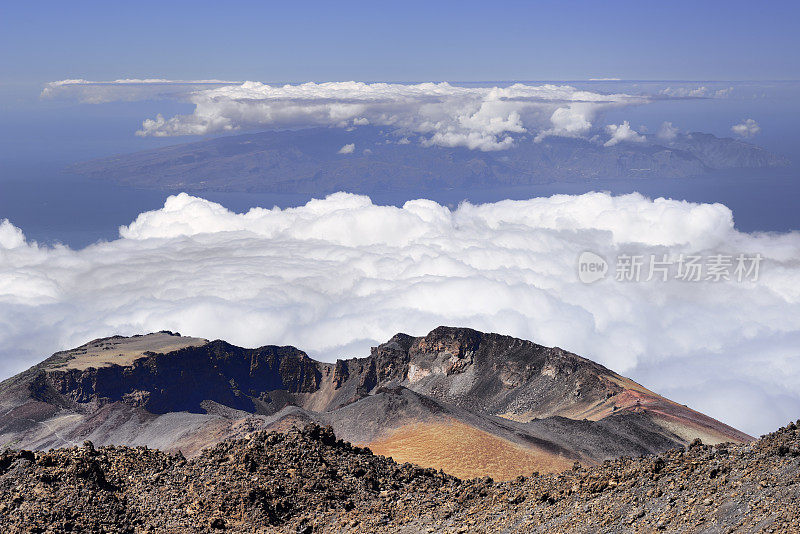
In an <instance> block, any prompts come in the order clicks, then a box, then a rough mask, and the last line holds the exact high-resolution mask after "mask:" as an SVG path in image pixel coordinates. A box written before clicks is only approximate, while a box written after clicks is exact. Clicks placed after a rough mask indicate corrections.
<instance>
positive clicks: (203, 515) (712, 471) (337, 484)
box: [0, 422, 800, 534]
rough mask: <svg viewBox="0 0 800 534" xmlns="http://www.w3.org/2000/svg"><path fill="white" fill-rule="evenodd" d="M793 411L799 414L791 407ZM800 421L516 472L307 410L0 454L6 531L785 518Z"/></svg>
mask: <svg viewBox="0 0 800 534" xmlns="http://www.w3.org/2000/svg"><path fill="white" fill-rule="evenodd" d="M798 423H800V422H798ZM798 503H800V432H799V431H798V428H797V426H796V425H795V424H794V423H792V424H790V425H789V426H787V427H785V428H782V429H780V430H779V431H778V432H776V433H774V434H770V435H768V436H765V437H763V438H762V439H760V440H758V441H756V442H753V443H748V444H746V445H731V444H725V445H718V446H714V447H712V446H707V445H703V444H701V443H700V442H699V441H696V442H693V443H692V444H690V445H689V446H688V447H687V448H686V449H684V448H676V449H672V450H670V451H668V452H665V453H663V454H661V455H658V456H655V457H643V458H638V459H631V458H622V459H619V460H615V461H609V462H605V463H604V464H602V465H600V466H596V467H590V468H585V467H582V466H581V465H580V464H575V465H573V466H572V468H571V469H569V470H567V471H564V472H562V473H559V474H550V475H541V474H538V473H531V472H528V473H526V476H519V477H517V478H516V479H514V480H513V481H508V482H501V483H497V482H494V481H493V480H492V479H490V478H477V479H472V480H460V479H458V478H455V477H452V476H450V475H447V474H444V473H442V472H439V471H436V470H433V469H424V468H420V467H417V466H413V465H411V464H402V465H400V464H397V463H396V462H394V461H392V460H391V459H387V458H385V457H381V456H374V455H373V454H372V453H371V452H370V451H369V450H368V449H364V448H359V447H353V446H351V445H350V444H349V443H346V442H343V441H341V440H338V439H337V438H336V436H335V435H334V434H333V432H332V431H331V430H330V429H329V428H328V429H325V428H321V427H319V426H316V425H308V426H306V427H305V428H304V429H303V430H290V431H288V432H286V433H267V432H257V433H254V434H252V435H250V436H249V437H248V438H246V439H238V440H228V441H224V442H222V443H219V444H218V445H216V446H214V447H213V448H210V449H207V450H205V451H203V453H202V454H200V455H199V456H197V457H196V458H193V459H189V460H187V459H185V458H184V457H183V456H181V455H170V454H166V453H164V452H161V451H156V450H151V449H147V448H144V447H137V448H128V447H103V448H99V449H96V448H95V447H94V446H93V445H92V444H91V443H90V442H87V443H84V444H83V446H79V447H72V448H68V449H59V450H53V451H49V452H31V451H5V452H3V453H2V454H0V530H2V531H3V532H9V533H16V532H122V533H128V532H131V533H132V532H297V533H302V534H310V533H313V532H351V533H357V532H358V533H367V532H369V533H372V532H407V533H417V532H459V533H461V532H520V533H523V532H524V533H529V532H541V533H553V532H602V533H617V532H659V531H665V532H796V531H797V530H796V528H797V525H798V523H799V522H800V504H798Z"/></svg>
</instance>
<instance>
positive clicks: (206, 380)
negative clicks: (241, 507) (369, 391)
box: [32, 341, 322, 414]
mask: <svg viewBox="0 0 800 534" xmlns="http://www.w3.org/2000/svg"><path fill="white" fill-rule="evenodd" d="M45 376H46V384H47V385H48V386H49V387H51V388H52V389H53V390H54V391H56V392H57V393H59V394H61V395H64V396H65V397H68V398H69V399H71V400H73V401H75V402H77V403H93V404H98V405H102V404H108V403H113V402H124V403H126V404H130V405H132V406H140V407H142V408H145V409H146V410H148V411H149V412H152V413H156V414H163V413H167V412H182V411H185V412H190V413H205V410H204V409H203V408H202V406H201V404H202V403H203V402H204V401H213V402H216V403H219V404H222V405H225V406H228V407H231V408H234V409H237V410H243V411H247V412H252V413H260V412H263V411H264V406H263V404H265V403H267V404H268V403H269V402H270V396H269V394H270V392H273V391H286V392H288V393H313V392H314V391H317V390H318V389H319V384H320V381H321V378H322V375H321V372H320V369H319V365H318V364H317V362H315V361H313V360H311V358H309V357H308V356H307V355H306V354H305V353H304V352H302V351H300V350H297V349H295V348H294V347H262V348H260V349H243V348H240V347H235V346H233V345H230V344H228V343H225V342H224V341H214V342H211V343H208V344H206V345H203V346H200V347H189V348H184V349H180V350H177V351H174V352H171V353H168V354H152V353H151V354H147V355H146V356H144V357H142V358H140V359H137V360H135V361H134V362H133V363H132V364H131V365H129V366H119V365H111V366H108V367H101V368H94V367H90V368H88V369H84V370H81V369H67V370H63V371H62V370H53V371H49V372H46V373H45ZM32 393H33V394H34V398H38V399H41V398H43V397H42V393H43V392H42V391H33V392H32ZM281 407H282V406H281ZM267 411H269V410H267ZM273 411H275V410H273Z"/></svg>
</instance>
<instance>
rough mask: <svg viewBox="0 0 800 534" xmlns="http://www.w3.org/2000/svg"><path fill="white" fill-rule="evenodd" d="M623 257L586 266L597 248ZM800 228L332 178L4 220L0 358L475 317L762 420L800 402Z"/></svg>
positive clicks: (594, 202)
mask: <svg viewBox="0 0 800 534" xmlns="http://www.w3.org/2000/svg"><path fill="white" fill-rule="evenodd" d="M587 250H589V251H592V252H593V253H595V254H598V255H600V256H602V257H603V258H606V259H607V260H609V262H612V264H611V268H610V277H609V278H608V279H605V280H600V281H598V282H595V283H593V284H591V285H587V284H583V283H581V282H580V280H579V278H578V276H577V273H576V262H577V258H578V257H579V255H580V254H581V253H582V252H584V251H587ZM738 253H747V254H753V253H759V254H761V255H762V256H763V263H762V265H761V272H760V276H759V278H758V279H757V280H756V281H744V282H737V281H735V280H730V281H720V282H710V281H702V282H686V281H681V280H673V279H670V280H668V281H666V282H663V281H660V280H659V281H656V280H652V281H650V282H645V281H641V282H618V281H616V280H614V279H613V275H614V264H613V258H615V257H616V256H619V255H620V254H628V255H643V256H646V255H650V254H654V255H657V256H659V257H661V256H662V255H664V254H666V255H668V256H670V257H676V256H678V255H680V254H686V255H689V254H702V255H711V254H727V255H735V254H738ZM799 257H800V235H798V234H796V233H793V234H769V235H767V234H764V235H761V234H745V233H741V232H738V231H736V230H735V228H734V225H733V218H732V214H731V212H730V210H729V209H728V208H726V207H725V206H723V205H720V204H692V203H687V202H680V201H673V200H664V199H656V200H650V199H647V198H644V197H642V196H640V195H638V194H632V195H624V196H611V195H608V194H605V193H590V194H585V195H579V196H568V195H558V196H553V197H549V198H535V199H531V200H527V201H502V202H497V203H493V204H483V205H472V204H468V203H464V204H462V205H461V206H459V207H458V208H457V209H449V208H447V207H444V206H441V205H439V204H437V203H435V202H433V201H429V200H414V201H410V202H407V203H406V204H405V205H403V206H402V207H400V208H398V207H393V206H381V205H376V204H374V203H373V202H372V201H371V200H370V199H369V198H368V197H364V196H357V195H351V194H345V193H337V194H335V195H331V196H329V197H327V198H325V199H320V200H312V201H311V202H309V203H308V204H306V205H304V206H300V207H297V208H287V209H277V208H273V209H263V208H254V209H251V210H250V211H248V212H247V213H243V214H239V213H234V212H231V211H229V210H227V209H226V208H224V207H223V206H221V205H219V204H215V203H213V202H209V201H207V200H204V199H201V198H197V197H192V196H189V195H186V194H180V195H176V196H172V197H169V198H168V199H167V201H166V203H165V205H164V207H163V208H161V209H159V210H155V211H150V212H146V213H142V214H140V215H139V216H138V217H137V218H136V220H134V221H132V222H131V223H130V224H128V225H126V226H123V227H121V228H120V237H119V239H116V240H114V241H111V242H103V243H98V244H95V245H92V246H90V247H87V248H84V249H81V250H72V249H70V248H67V247H64V246H57V247H52V248H51V247H42V246H39V245H37V244H35V243H31V242H28V241H26V240H25V237H24V234H23V232H22V231H21V230H20V229H19V228H16V227H15V226H14V225H13V224H11V223H10V222H7V221H6V222H2V223H0V325H2V327H0V375H2V376H3V377H6V376H9V375H11V374H12V373H14V372H17V371H20V370H21V369H23V368H25V367H27V366H29V365H32V364H34V363H36V362H38V361H39V360H41V359H42V358H44V357H46V356H47V355H49V354H50V353H52V352H54V351H56V350H59V349H64V348H68V347H73V346H77V345H80V344H82V343H84V342H86V341H88V340H90V339H92V338H96V337H102V336H108V335H112V334H124V335H130V334H136V333H142V332H149V331H156V330H161V329H170V330H174V331H180V332H181V333H184V334H187V335H195V336H201V337H207V338H223V339H226V340H228V341H230V342H233V343H236V344H240V345H245V346H258V345H263V344H291V345H295V346H298V347H300V348H303V349H304V350H307V351H309V352H310V353H311V354H312V355H314V356H317V357H321V358H324V359H328V360H331V359H334V358H336V357H344V356H357V355H364V354H367V351H368V347H369V346H371V345H375V344H377V343H379V342H382V341H385V340H387V339H388V338H389V337H390V336H391V335H393V334H394V333H396V332H398V331H404V332H407V333H410V334H415V335H421V334H425V333H427V332H428V331H429V330H431V329H432V328H434V327H435V326H438V325H440V324H446V325H458V326H469V327H474V328H478V329H480V330H484V331H494V332H500V333H504V334H510V335H514V336H518V337H522V338H526V339H532V340H534V341H537V342H539V343H542V344H546V345H557V346H561V347H563V348H565V349H568V350H571V351H573V352H576V353H578V354H581V355H583V356H587V357H589V358H592V359H594V360H596V361H599V362H601V363H603V364H605V365H607V366H609V367H611V368H613V369H615V370H617V371H619V372H622V373H625V374H628V375H630V376H632V377H633V378H635V379H637V380H639V381H641V382H643V383H645V384H647V385H648V386H650V387H652V388H654V389H655V390H656V391H659V392H660V393H663V394H665V395H667V396H670V397H673V398H675V400H678V401H680V402H684V403H687V404H689V405H690V406H692V407H693V408H696V409H699V410H701V411H704V412H707V413H710V414H711V415H713V416H716V417H719V418H721V419H723V420H725V421H726V422H728V423H731V424H733V425H735V426H738V427H741V428H742V429H743V430H745V431H749V432H751V433H759V432H762V431H766V430H768V429H771V428H774V427H776V426H778V425H780V424H782V423H785V421H786V420H787V419H789V418H792V417H793V416H795V415H796V413H797V411H798V410H800V388H798V386H797V384H798V383H800V349H798V347H800V289H798V288H800V262H798V260H797V258H799Z"/></svg>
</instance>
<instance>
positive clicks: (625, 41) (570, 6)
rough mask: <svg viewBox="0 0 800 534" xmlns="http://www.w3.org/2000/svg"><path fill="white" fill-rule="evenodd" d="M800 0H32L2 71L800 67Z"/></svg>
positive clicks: (703, 70)
mask: <svg viewBox="0 0 800 534" xmlns="http://www.w3.org/2000/svg"><path fill="white" fill-rule="evenodd" d="M799 5H800V4H798V2H788V1H775V2H769V3H762V4H760V5H758V4H756V3H755V2H744V1H731V0H728V1H724V2H723V1H716V0H714V1H704V2H686V1H672V2H649V1H648V2H643V1H608V2H599V1H585V2H564V1H558V2H556V1H540V2H495V3H489V2H471V1H459V2H430V1H429V2H416V1H406V2H394V3H391V4H389V3H384V2H374V1H368V2H361V1H357V2H313V1H307V2H302V3H298V2H263V1H262V2H245V1H242V2H202V1H194V2H177V1H176V2H163V1H161V2H149V1H137V2H127V3H122V2H107V1H104V2H90V1H84V2H81V1H73V2H62V1H59V2H22V1H6V2H3V3H2V6H0V50H2V52H0V83H3V84H6V85H9V84H14V85H16V84H19V85H27V84H34V83H42V82H45V81H49V80H56V79H63V78H71V77H82V78H87V79H109V78H112V79H113V78H120V77H151V76H155V77H165V78H172V79H175V78H208V77H215V78H228V79H255V80H260V81H307V80H316V81H322V80H345V79H356V80H364V81H371V80H393V81H420V80H455V81H477V80H511V79H516V80H547V79H552V80H561V79H566V80H571V79H586V78H590V77H620V78H624V79H695V80H715V79H717V80H719V79H726V80H732V79H733V80H765V79H784V80H785V79H798V78H800V54H798V53H797V50H798V49H800V42H799V41H800V39H799V38H798V33H797V31H796V28H797V26H798V23H799V22H800V17H798V15H799V14H800V7H799Z"/></svg>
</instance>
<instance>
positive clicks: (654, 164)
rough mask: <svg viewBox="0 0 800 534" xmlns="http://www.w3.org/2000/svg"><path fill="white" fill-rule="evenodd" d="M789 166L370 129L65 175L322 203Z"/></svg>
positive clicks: (134, 158) (725, 141) (716, 146)
mask: <svg viewBox="0 0 800 534" xmlns="http://www.w3.org/2000/svg"><path fill="white" fill-rule="evenodd" d="M787 165H789V161H788V159H786V158H785V157H782V156H779V155H776V154H773V153H771V152H769V151H767V150H765V149H763V148H761V147H758V146H756V145H753V144H750V143H747V142H744V141H741V140H737V139H732V138H720V137H716V136H714V135H712V134H706V133H699V132H694V133H689V134H677V135H676V136H675V137H674V138H672V139H671V140H669V141H664V140H662V139H660V138H659V137H657V136H655V135H646V136H641V139H640V141H639V142H621V143H618V144H615V145H612V146H606V145H605V144H603V143H602V142H600V141H597V140H587V139H582V138H568V137H547V138H545V139H544V140H542V141H541V142H534V141H533V140H532V139H530V138H521V139H519V140H517V143H516V145H515V146H514V147H512V148H510V149H507V150H499V151H490V152H481V151H475V150H469V149H466V148H460V147H457V148H446V147H439V146H430V147H427V146H423V145H421V144H420V143H419V142H417V141H409V140H408V139H407V138H401V139H398V138H397V137H396V136H393V135H392V134H390V133H387V132H385V131H383V130H381V129H379V128H375V127H360V128H357V129H352V130H350V131H348V130H345V129H340V128H308V129H301V130H282V131H266V132H259V133H250V134H243V135H235V136H227V137H218V138H214V139H208V140H203V141H199V142H193V143H187V144H180V145H174V146H169V147H164V148H159V149H155V150H147V151H142V152H136V153H133V154H126V155H118V156H112V157H108V158H103V159H98V160H93V161H89V162H84V163H79V164H76V165H73V166H72V167H70V169H69V170H70V171H71V172H74V173H77V174H81V175H85V176H88V177H91V178H95V179H101V180H106V181H113V182H116V183H120V184H124V185H132V186H136V187H144V188H154V189H160V190H166V191H188V192H202V191H230V192H259V193H261V192H265V193H303V194H327V193H331V192H335V191H341V190H346V191H349V192H354V193H366V194H369V193H375V192H391V191H416V192H420V193H422V192H425V191H436V190H446V189H467V188H487V187H498V186H503V187H508V186H524V185H533V184H545V183H552V182H581V181H592V180H600V179H647V178H689V177H693V176H702V175H704V174H706V173H709V172H712V171H715V170H720V169H742V168H754V169H756V168H771V167H783V166H787Z"/></svg>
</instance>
